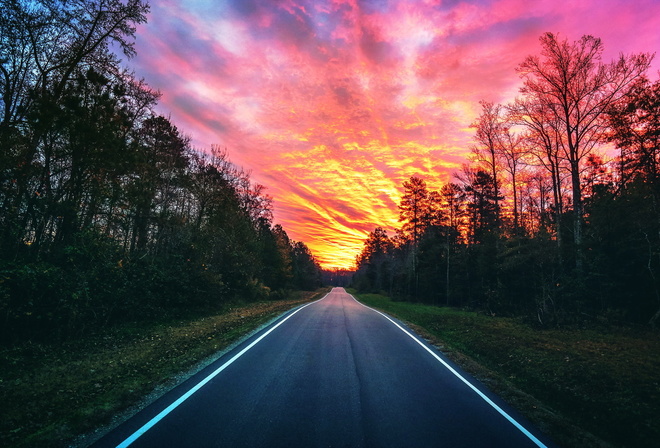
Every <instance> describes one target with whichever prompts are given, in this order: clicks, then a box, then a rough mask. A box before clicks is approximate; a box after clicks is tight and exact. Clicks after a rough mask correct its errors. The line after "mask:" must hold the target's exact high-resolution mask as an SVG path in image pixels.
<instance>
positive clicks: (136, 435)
mask: <svg viewBox="0 0 660 448" xmlns="http://www.w3.org/2000/svg"><path fill="white" fill-rule="evenodd" d="M329 294H330V293H328V294H326V295H325V296H323V297H322V298H320V299H319V300H316V301H314V302H310V303H308V304H306V305H303V306H301V307H300V308H298V309H297V310H295V311H294V312H292V313H291V314H289V315H288V316H287V317H285V318H284V319H282V320H281V321H279V322H278V323H277V325H275V326H273V327H272V328H271V329H270V330H268V331H267V332H265V333H264V334H262V335H261V336H259V337H258V338H257V339H255V340H254V341H253V342H252V343H251V344H250V345H248V346H247V347H245V348H244V349H243V350H241V351H240V352H238V353H237V354H236V355H234V356H233V357H232V358H231V359H230V360H229V361H227V362H226V363H224V364H223V365H221V366H220V367H218V368H217V369H216V370H215V371H213V373H211V374H210V375H208V376H207V377H206V378H204V379H203V380H202V381H200V382H199V383H197V384H196V385H195V386H194V387H193V388H191V389H190V390H189V391H188V392H186V393H185V394H183V395H182V396H181V397H180V398H179V399H178V400H176V401H175V402H173V403H172V404H171V405H169V406H168V407H167V408H165V409H164V410H162V411H161V412H160V413H159V414H158V415H156V416H155V417H154V418H152V419H151V420H149V421H148V422H147V423H145V424H144V425H143V426H142V427H141V428H140V429H138V430H137V431H135V432H134V433H133V434H131V435H130V436H129V437H128V438H127V439H126V440H124V441H123V442H122V443H120V444H119V445H117V448H125V447H127V446H129V445H130V444H132V443H133V442H135V441H136V440H137V439H138V438H139V437H140V436H141V435H142V434H144V433H145V432H147V431H149V429H151V428H152V427H153V426H154V425H155V424H156V423H158V422H159V421H161V420H162V419H163V418H164V417H165V416H166V415H167V414H169V413H170V412H172V411H173V410H174V409H176V408H177V407H178V406H179V405H180V404H181V403H183V402H184V401H186V400H187V399H188V398H190V397H191V396H192V395H193V394H194V393H195V392H197V391H198V390H199V389H201V388H202V387H203V386H204V385H205V384H206V383H208V382H209V381H211V380H212V379H213V378H215V377H216V376H217V375H218V374H219V373H220V372H222V371H223V370H225V369H226V368H227V367H229V365H231V364H232V363H233V362H234V361H236V360H237V359H238V358H240V357H241V356H243V355H244V354H245V352H247V351H248V350H250V349H251V348H252V347H254V346H255V345H257V343H258V342H259V341H261V340H262V339H263V338H265V337H266V336H268V335H269V334H270V333H272V332H273V330H275V329H276V328H277V327H279V326H280V325H282V324H283V323H284V322H286V321H287V320H289V319H290V318H291V317H293V315H294V314H296V313H297V312H298V311H300V310H302V309H303V308H307V307H308V306H309V305H313V304H315V303H317V302H320V301H321V300H323V299H325V298H326V297H328V295H329Z"/></svg>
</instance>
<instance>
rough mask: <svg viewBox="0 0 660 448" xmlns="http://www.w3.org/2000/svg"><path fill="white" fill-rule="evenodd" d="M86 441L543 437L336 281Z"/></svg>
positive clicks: (387, 441) (480, 443) (159, 443)
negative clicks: (329, 289)
mask: <svg viewBox="0 0 660 448" xmlns="http://www.w3.org/2000/svg"><path fill="white" fill-rule="evenodd" d="M93 446H94V447H99V448H100V447H127V446H131V447H136V448H137V447H141V448H144V447H195V448H200V447H288V448H291V447H544V446H551V444H550V442H549V441H547V440H545V438H544V437H543V436H542V435H541V434H540V433H539V432H538V431H537V430H536V429H535V428H533V427H532V426H531V425H529V423H527V422H526V421H524V420H523V419H522V418H521V417H520V416H518V415H517V413H516V412H515V411H514V410H512V409H510V408H509V407H508V406H507V405H506V404H504V403H503V402H502V401H501V400H500V399H498V398H497V397H496V396H494V395H493V394H492V393H490V392H489V391H487V390H486V389H485V387H483V385H481V384H480V383H479V382H478V381H476V380H475V379H473V378H471V377H470V376H469V375H466V374H465V373H463V372H462V371H461V370H460V369H459V368H458V367H456V366H455V365H453V364H452V363H451V362H450V361H448V360H446V359H445V358H444V357H443V356H442V355H441V354H440V353H439V352H438V351H437V350H436V349H434V348H433V347H431V346H429V345H428V344H426V343H425V342H424V341H423V340H421V339H420V338H419V337H417V336H416V335H415V334H414V333H413V332H412V331H411V330H409V329H407V328H406V327H405V326H404V325H403V324H401V323H400V322H398V321H396V320H394V319H392V318H390V317H388V316H386V315H384V314H382V313H380V312H378V311H376V310H373V309H371V308H368V307H366V306H364V305H362V304H360V303H359V302H357V301H356V300H355V299H354V298H353V297H352V296H351V295H350V294H348V293H346V291H344V289H343V288H334V289H333V290H332V292H330V293H329V294H328V295H326V296H325V297H324V298H323V299H321V300H318V301H316V302H312V303H310V304H307V305H304V306H301V307H299V308H296V309H294V310H292V311H290V312H289V313H286V314H285V315H283V316H282V317H281V318H279V319H278V320H277V321H275V322H274V323H273V324H271V325H270V326H268V327H267V328H264V329H263V330H261V331H260V332H258V333H256V334H254V335H253V336H251V337H250V338H248V339H246V340H245V341H243V342H242V343H241V344H239V345H238V346H237V347H235V348H234V349H233V350H231V351H230V352H228V353H226V354H225V355H224V356H222V357H221V358H220V359H219V360H217V361H216V362H215V363H213V364H212V365H210V366H208V367H207V368H205V369H204V370H202V371H201V372H199V373H198V374H196V375H194V376H193V377H192V378H190V379H189V380H188V381H186V382H184V383H183V384H182V385H180V386H179V387H177V388H175V389H174V390H172V391H171V392H169V393H168V394H166V395H165V396H163V397H161V398H160V399H159V400H157V401H156V402H154V403H153V404H151V405H150V406H148V407H147V408H145V409H144V410H143V411H141V412H139V413H138V414H136V415H135V416H134V417H132V418H131V419H129V420H127V421H126V422H124V423H123V424H121V425H119V426H118V427H117V428H116V429H115V430H113V431H112V432H110V433H108V434H107V435H105V436H104V437H103V438H102V439H100V440H99V441H98V442H96V443H95V444H94V445H93Z"/></svg>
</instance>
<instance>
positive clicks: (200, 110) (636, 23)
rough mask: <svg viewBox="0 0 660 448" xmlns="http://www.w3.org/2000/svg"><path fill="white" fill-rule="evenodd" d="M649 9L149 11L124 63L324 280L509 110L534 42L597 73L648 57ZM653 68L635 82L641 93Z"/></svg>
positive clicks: (501, 2)
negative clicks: (270, 204)
mask: <svg viewBox="0 0 660 448" xmlns="http://www.w3.org/2000/svg"><path fill="white" fill-rule="evenodd" d="M658 29H660V2H658V1H655V0H642V1H638V2H627V1H625V0H607V1H596V0H590V1H586V2H580V3H579V4H572V3H571V4H565V3H558V2H555V1H554V0H549V1H538V2H529V1H527V0H482V1H472V2H467V1H463V2H460V1H459V2H445V1H432V0H418V1H412V0H411V1H367V0H365V1H358V0H327V1H314V0H278V1H266V0H262V1H260V0H224V1H220V2H217V4H216V2H191V1H186V2H184V1H177V0H163V1H159V2H154V4H152V6H151V13H150V15H149V23H148V24H147V25H144V26H141V27H140V28H139V29H138V33H137V36H138V38H137V47H136V49H137V52H138V56H137V57H136V58H135V59H134V60H133V61H131V62H130V65H131V66H133V67H134V68H135V70H136V73H137V75H138V76H141V77H144V78H145V79H146V81H147V82H148V83H149V84H150V85H151V86H152V87H154V88H156V89H159V90H160V91H161V92H162V94H163V96H162V99H161V103H160V106H159V108H160V110H161V112H162V113H163V114H164V115H169V116H171V117H172V120H173V122H174V123H175V124H176V125H177V126H178V127H179V128H180V129H181V130H182V131H183V132H184V133H186V134H187V135H190V136H191V138H192V142H193V144H194V145H195V147H196V148H198V149H200V150H209V149H210V148H211V145H218V146H220V147H223V148H226V149H227V152H228V155H229V158H230V160H231V161H232V162H234V163H235V164H237V165H239V166H242V167H243V168H244V169H246V170H248V171H249V172H251V173H252V174H251V177H252V179H253V180H254V181H255V182H258V183H261V184H263V185H264V186H266V187H267V193H268V194H269V195H271V196H272V197H273V198H274V207H275V210H274V213H275V222H276V223H280V224H282V226H283V227H284V229H285V230H286V231H287V233H288V234H289V236H290V237H291V238H292V239H293V240H296V241H303V242H305V244H307V245H308V246H309V248H310V249H311V250H312V252H313V253H314V255H315V256H316V257H317V259H318V260H319V262H320V263H321V264H322V266H323V267H325V268H352V267H353V265H354V261H355V257H356V256H357V255H358V254H359V252H360V250H361V248H362V244H363V241H364V239H365V238H366V236H367V235H368V234H369V232H371V231H372V230H373V229H374V228H375V227H377V226H381V227H383V228H385V229H387V230H388V233H390V235H391V234H392V233H391V232H392V231H393V229H394V228H396V227H397V226H398V208H397V204H398V201H399V198H400V195H401V189H402V183H403V182H404V181H405V180H407V179H408V178H409V177H410V176H413V175H418V176H421V177H423V178H424V179H425V180H426V181H427V183H428V184H429V186H430V187H431V188H440V186H441V185H442V184H443V183H445V182H447V181H449V180H451V176H452V173H453V172H455V171H457V170H458V169H460V167H461V165H462V164H463V163H465V162H466V157H467V155H468V154H469V146H470V144H471V139H472V135H473V130H472V129H471V128H470V124H471V123H472V122H473V121H474V120H475V119H476V117H477V114H478V112H479V109H480V106H479V101H480V100H487V101H494V102H502V103H503V102H508V101H511V100H512V99H513V97H514V96H515V95H516V93H517V91H518V88H519V86H520V79H519V77H518V75H517V73H516V72H515V67H516V66H517V65H518V64H519V63H520V62H522V60H523V59H524V58H525V57H526V56H527V55H529V54H538V52H539V48H540V47H539V42H538V38H539V36H541V34H542V33H544V32H546V31H552V32H555V33H560V34H561V35H562V36H565V37H567V38H568V39H569V40H571V41H573V40H576V39H578V38H579V37H581V36H582V35H584V34H592V35H594V36H596V37H600V38H601V39H602V40H603V43H604V46H605V53H604V55H603V60H604V61H606V62H607V61H609V60H611V59H613V58H614V57H616V56H617V55H618V54H619V53H620V52H624V53H638V52H654V51H656V49H657V48H658V47H660V35H659V34H658V33H657V30H658ZM658 67H660V64H659V61H658V60H657V59H656V60H655V61H654V66H653V68H652V70H651V71H650V72H649V76H651V77H652V78H655V77H656V76H657V73H656V72H657V70H658Z"/></svg>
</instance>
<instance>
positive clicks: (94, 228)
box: [0, 0, 321, 344]
mask: <svg viewBox="0 0 660 448" xmlns="http://www.w3.org/2000/svg"><path fill="white" fill-rule="evenodd" d="M1 5H2V11H1V14H0V55H2V56H1V59H0V92H1V93H2V95H1V99H0V148H1V151H0V207H1V210H2V214H1V215H0V319H1V321H2V324H1V325H0V342H1V343H3V344H9V343H16V342H21V341H26V340H30V341H45V340H64V339H70V338H74V337H78V336H81V335H83V334H86V333H89V332H91V331H93V330H94V329H96V328H100V327H105V326H108V325H114V324H116V323H118V322H125V321H133V320H139V319H146V318H152V317H154V316H161V315H164V314H174V313H180V312H188V311H190V310H194V309H198V310H211V309H219V307H221V306H223V305H224V304H226V303H228V302H230V301H232V300H235V299H241V300H263V299H269V298H270V299H273V298H280V297H284V296H285V295H286V294H287V292H288V291H290V290H292V289H314V288H316V287H317V286H318V285H319V283H320V279H321V277H320V268H319V265H318V263H317V262H316V260H315V259H314V256H313V255H312V253H311V252H310V250H309V249H308V248H307V246H306V245H305V244H304V243H302V242H295V241H292V240H291V239H289V237H288V236H287V233H286V231H285V230H284V229H283V228H282V227H281V226H280V225H276V224H274V223H273V215H272V198H271V197H269V196H268V195H267V194H266V193H265V187H264V186H262V185H259V184H256V183H254V182H253V181H252V180H251V179H250V176H249V173H247V172H246V171H244V170H243V169H242V168H239V167H237V166H235V165H234V164H232V163H231V162H230V160H229V159H228V156H227V152H226V151H225V150H223V149H221V148H219V147H214V148H212V150H211V151H201V150H198V149H196V148H193V147H192V145H191V143H190V138H189V137H187V136H186V135H185V133H183V132H182V131H181V130H179V129H178V128H177V127H176V125H175V124H174V123H172V122H171V120H170V119H169V118H168V117H165V116H161V115H159V114H158V113H157V112H156V106H157V104H158V100H159V96H160V93H159V92H157V91H154V90H153V89H151V88H150V87H149V86H148V84H147V83H146V82H145V81H144V80H143V79H137V78H136V76H135V75H134V73H132V72H131V71H130V70H129V69H127V68H126V67H125V66H124V64H123V63H122V61H121V59H120V57H119V55H123V56H124V57H125V58H131V57H132V56H135V54H136V53H135V46H134V38H135V33H136V26H137V25H139V24H141V23H144V22H145V21H146V15H147V13H148V11H149V6H148V4H147V3H146V2H144V1H141V0H129V1H120V0H91V1H89V0H85V1H50V0H40V1H31V2H21V1H15V0H10V1H3V2H2V3H1Z"/></svg>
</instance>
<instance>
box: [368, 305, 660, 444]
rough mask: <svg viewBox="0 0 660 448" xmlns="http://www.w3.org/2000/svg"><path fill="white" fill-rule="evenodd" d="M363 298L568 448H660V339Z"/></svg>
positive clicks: (630, 332)
mask: <svg viewBox="0 0 660 448" xmlns="http://www.w3.org/2000/svg"><path fill="white" fill-rule="evenodd" d="M356 297H357V298H358V299H359V300H360V301H362V302H363V303H365V304H366V305H369V306H371V307H374V308H378V309H380V310H382V311H384V312H386V313H388V314H391V315H393V316H396V317H398V318H400V319H401V320H403V321H406V322H407V323H410V324H412V325H411V326H412V327H413V328H415V330H416V331H418V332H419V333H420V334H421V335H422V336H423V337H426V338H428V339H429V340H430V341H431V342H433V343H434V344H435V345H436V346H438V347H439V348H440V349H441V350H442V351H443V352H445V353H446V354H447V355H448V356H449V357H450V358H453V359H454V361H456V362H457V363H458V364H459V365H461V366H462V367H463V368H465V369H466V370H467V371H469V372H470V373H472V374H473V375H475V376H476V377H477V378H479V379H480V380H482V381H483V382H484V383H486V384H487V385H488V387H490V388H491V390H493V391H494V392H496V393H498V394H499V395H500V396H502V397H503V398H504V399H505V400H507V401H509V402H510V403H511V404H512V405H513V406H514V407H516V408H518V409H519V410H520V411H521V412H522V413H523V414H525V415H526V416H527V417H528V418H529V419H530V420H531V421H533V422H534V423H535V424H536V425H537V426H539V428H540V429H541V430H543V431H544V432H546V433H547V434H549V435H550V437H551V438H553V440H555V441H556V443H558V444H559V445H560V446H563V447H606V446H617V447H618V446H620V447H641V446H655V445H656V444H657V443H658V440H660V425H659V424H658V420H657V419H658V415H660V334H659V333H658V332H653V331H646V330H631V329H608V330H607V331H604V330H593V329H592V330H579V329H551V330H539V329H534V328H531V327H530V326H529V325H526V324H525V323H524V322H522V321H520V320H517V319H512V318H503V317H490V316H485V315H481V314H477V313H473V312H465V311H460V310H455V309H451V308H438V307H432V306H425V305H419V304H411V303H407V302H394V301H392V300H391V299H389V298H387V297H384V296H381V295H376V294H358V295H356Z"/></svg>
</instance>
